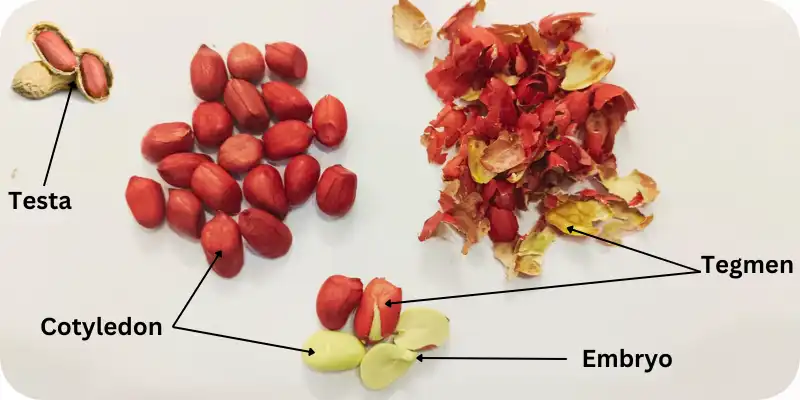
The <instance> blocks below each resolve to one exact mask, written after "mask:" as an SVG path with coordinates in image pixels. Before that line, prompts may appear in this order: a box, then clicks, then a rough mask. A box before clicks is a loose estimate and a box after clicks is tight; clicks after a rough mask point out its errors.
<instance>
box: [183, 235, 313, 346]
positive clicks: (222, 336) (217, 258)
mask: <svg viewBox="0 0 800 400" xmlns="http://www.w3.org/2000/svg"><path fill="white" fill-rule="evenodd" d="M220 258H222V251H221V250H220V251H217V252H215V253H214V260H212V261H211V265H209V266H208V269H206V273H205V274H203V278H202V279H200V283H198V284H197V287H195V288H194V291H193V292H192V295H191V296H189V300H188V301H186V304H185V305H184V306H183V309H182V310H181V312H180V314H178V318H175V322H173V323H172V329H175V330H179V331H185V332H192V333H199V334H201V335H208V336H214V337H218V338H222V339H230V340H238V341H240V342H246V343H253V344H260V345H262V346H269V347H277V348H279V349H286V350H294V351H299V352H302V353H308V355H309V356H313V355H314V349H311V348H309V349H308V350H305V349H298V348H296V347H289V346H282V345H279V344H273V343H267V342H259V341H258V340H252V339H245V338H240V337H236V336H228V335H220V334H219V333H213V332H206V331H201V330H197V329H190V328H183V327H180V326H178V320H180V319H181V316H183V312H184V311H186V308H187V307H189V303H191V302H192V299H193V298H194V295H195V294H197V290H198V289H200V285H202V284H203V281H205V280H206V277H207V276H208V273H209V272H211V268H213V267H214V263H216V262H217V260H219V259H220Z"/></svg>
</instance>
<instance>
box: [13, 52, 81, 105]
mask: <svg viewBox="0 0 800 400" xmlns="http://www.w3.org/2000/svg"><path fill="white" fill-rule="evenodd" d="M74 80H75V75H57V74H54V73H53V72H51V71H50V70H49V69H48V68H47V66H46V65H45V63H44V62H42V61H32V62H29V63H27V64H25V65H23V66H22V68H20V69H19V70H17V73H16V74H14V79H12V80H11V89H12V90H14V91H15V92H17V93H18V94H19V95H20V96H22V97H25V98H28V99H31V100H39V99H43V98H45V97H47V96H50V95H52V94H53V93H56V92H59V91H61V90H67V89H69V86H70V85H71V84H72V82H74Z"/></svg>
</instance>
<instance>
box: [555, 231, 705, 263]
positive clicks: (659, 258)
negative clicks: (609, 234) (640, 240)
mask: <svg viewBox="0 0 800 400" xmlns="http://www.w3.org/2000/svg"><path fill="white" fill-rule="evenodd" d="M567 230H568V231H569V232H570V233H572V232H578V233H580V234H581V235H586V236H589V237H591V238H595V239H597V240H599V241H601V242H605V243H608V244H613V245H614V246H619V247H622V248H623V249H628V250H630V251H634V252H636V253H639V254H643V255H645V256H648V257H653V258H655V259H656V260H661V261H664V262H666V263H670V264H672V265H677V266H679V267H681V268H686V269H688V270H689V271H692V272H693V273H695V274H696V273H699V272H700V270H698V269H694V268H692V267H689V266H686V265H683V264H681V263H676V262H675V261H670V260H667V259H666V258H661V257H659V256H655V255H652V254H650V253H645V252H643V251H641V250H636V249H634V248H632V247H628V246H625V245H622V244H619V243H616V242H612V241H610V240H606V239H603V238H601V237H597V236H595V235H590V234H588V233H586V232H581V231H579V230H577V229H575V228H574V227H573V226H569V227H567Z"/></svg>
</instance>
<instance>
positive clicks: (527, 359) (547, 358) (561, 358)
mask: <svg viewBox="0 0 800 400" xmlns="http://www.w3.org/2000/svg"><path fill="white" fill-rule="evenodd" d="M417 360H419V362H422V360H504V361H567V358H566V357H430V356H424V357H423V356H422V354H420V355H418V356H417Z"/></svg>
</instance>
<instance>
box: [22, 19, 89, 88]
mask: <svg viewBox="0 0 800 400" xmlns="http://www.w3.org/2000/svg"><path fill="white" fill-rule="evenodd" d="M44 31H52V32H54V33H56V34H57V35H58V36H60V37H61V39H62V40H64V43H66V44H67V47H69V48H70V50H72V49H74V48H75V47H74V46H73V45H72V41H71V40H69V38H68V37H67V36H66V35H64V33H62V32H61V28H59V27H58V25H56V24H54V23H52V22H48V21H42V22H39V23H38V24H36V25H34V26H33V27H32V28H31V29H30V30H29V31H28V40H29V41H30V42H31V43H32V44H33V49H34V50H36V54H37V55H38V56H39V59H40V60H42V62H43V63H44V65H45V66H46V67H47V69H49V70H50V72H52V73H54V74H56V75H73V74H75V73H76V72H77V70H76V71H61V70H59V69H58V68H56V67H54V66H53V65H52V64H50V63H49V62H48V61H47V58H46V57H45V56H44V53H42V50H41V49H40V48H39V45H37V44H36V36H37V35H39V34H40V33H42V32H44Z"/></svg>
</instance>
